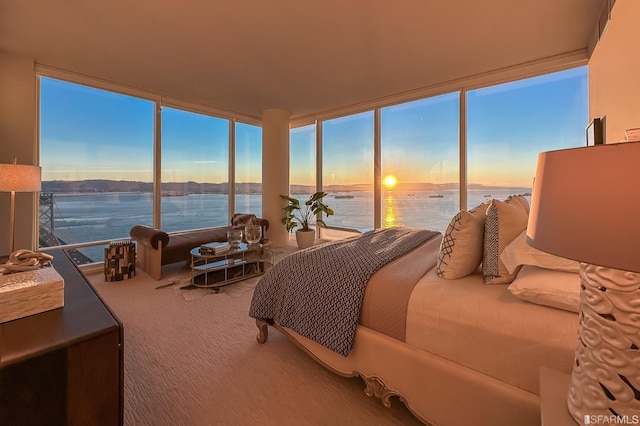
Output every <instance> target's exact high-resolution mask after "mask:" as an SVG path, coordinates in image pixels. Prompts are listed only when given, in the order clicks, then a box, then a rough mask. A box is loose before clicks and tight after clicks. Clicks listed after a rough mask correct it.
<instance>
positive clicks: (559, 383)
mask: <svg viewBox="0 0 640 426" xmlns="http://www.w3.org/2000/svg"><path fill="white" fill-rule="evenodd" d="M570 380H571V376H570V375H568V374H565V373H561V372H560V371H556V370H552V369H550V368H546V367H542V368H540V410H541V418H542V426H576V425H577V424H578V423H576V421H575V420H573V417H571V414H569V410H568V409H567V392H568V391H569V381H570Z"/></svg>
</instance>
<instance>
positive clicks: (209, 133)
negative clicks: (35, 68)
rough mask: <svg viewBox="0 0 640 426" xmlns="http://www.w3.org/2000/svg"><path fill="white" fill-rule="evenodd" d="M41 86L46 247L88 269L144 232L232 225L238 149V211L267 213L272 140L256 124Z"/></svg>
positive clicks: (86, 90) (45, 82)
mask: <svg viewBox="0 0 640 426" xmlns="http://www.w3.org/2000/svg"><path fill="white" fill-rule="evenodd" d="M39 81H40V84H39V92H40V104H39V116H40V123H39V129H40V135H39V145H40V165H41V166H42V178H43V183H42V192H41V197H40V217H39V224H40V231H39V235H40V243H39V245H40V247H51V246H59V245H71V246H75V248H74V250H72V251H71V254H72V256H74V257H75V259H76V261H77V262H78V263H91V262H101V261H102V260H103V256H104V250H103V245H104V243H105V242H107V241H112V240H117V239H125V238H129V231H130V229H131V227H133V226H134V225H137V224H144V225H154V224H156V223H160V227H161V228H162V229H163V230H164V231H167V232H174V231H185V230H190V229H196V228H206V227H213V226H220V225H226V224H227V223H228V221H229V213H230V212H229V206H230V205H231V199H230V198H229V197H230V193H232V192H231V191H230V190H229V189H230V188H229V175H230V169H231V166H230V158H232V157H233V156H232V155H231V151H230V150H229V147H230V146H235V148H236V150H235V152H234V154H235V157H236V159H237V163H238V164H237V165H236V168H235V176H234V177H235V179H236V181H237V182H240V184H239V186H240V188H239V190H238V195H237V197H236V198H234V199H233V201H234V202H235V203H236V204H237V206H238V208H241V209H244V211H249V212H251V213H256V214H260V213H261V210H262V209H261V199H260V193H261V183H262V182H261V180H262V179H261V175H262V151H261V143H262V141H261V139H262V134H261V128H260V127H259V126H256V125H255V123H254V124H246V123H241V122H235V121H234V120H232V119H231V118H221V117H217V116H214V115H213V114H208V113H205V112H202V108H200V106H196V109H195V110H197V111H200V112H198V113H196V112H192V111H190V110H189V106H188V105H185V107H184V108H183V107H182V106H181V107H179V108H178V107H174V105H173V104H172V105H171V106H166V105H165V106H163V107H162V108H160V105H161V103H160V102H161V100H160V97H159V96H155V97H154V96H153V94H148V93H146V92H145V93H142V96H147V95H149V97H148V99H153V100H148V99H141V98H140V97H137V94H138V93H141V92H135V93H134V94H133V95H129V91H128V89H127V88H117V89H116V90H119V89H122V91H123V92H125V93H127V95H124V94H120V93H115V92H112V91H109V90H103V89H98V88H93V87H89V86H85V85H82V84H77V83H72V82H67V81H62V80H59V79H56V78H51V77H48V76H40V77H39ZM108 86H109V87H115V85H108ZM180 104H182V103H180ZM249 121H252V120H251V119H249ZM232 123H235V126H236V127H235V129H233V130H235V131H234V132H232V129H231V127H230V126H231V124H232ZM156 129H158V130H159V132H156ZM234 137H236V138H238V140H237V141H236V140H235V139H234ZM154 156H155V157H154ZM154 165H157V166H158V167H157V168H156V167H155V166H154ZM154 182H159V183H160V184H159V185H157V184H154ZM158 188H159V189H158ZM244 188H247V190H245V189H244ZM154 196H157V197H159V198H157V199H155V198H154ZM154 200H156V201H154ZM157 200H160V201H157ZM158 206H159V208H158Z"/></svg>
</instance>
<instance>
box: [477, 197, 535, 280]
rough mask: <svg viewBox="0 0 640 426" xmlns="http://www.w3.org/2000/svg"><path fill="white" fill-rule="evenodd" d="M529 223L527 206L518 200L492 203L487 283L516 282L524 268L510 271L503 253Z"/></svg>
mask: <svg viewBox="0 0 640 426" xmlns="http://www.w3.org/2000/svg"><path fill="white" fill-rule="evenodd" d="M525 201H526V200H525ZM527 220H528V215H527V211H526V209H525V206H524V205H523V204H522V202H521V201H520V200H518V199H517V198H514V197H509V198H507V200H505V201H499V200H491V204H489V207H488V208H487V218H486V220H485V224H484V253H483V257H482V275H483V277H484V282H485V284H508V283H510V282H511V281H513V280H514V279H515V277H516V275H517V274H518V270H519V269H520V268H519V267H518V268H516V270H515V271H513V272H509V270H508V269H507V267H506V266H505V265H504V263H503V262H502V260H500V254H501V253H502V252H503V251H504V249H505V248H506V247H507V246H508V245H509V243H511V242H512V241H513V240H514V239H515V238H516V237H517V236H518V235H520V233H521V232H522V231H524V230H525V229H526V228H527Z"/></svg>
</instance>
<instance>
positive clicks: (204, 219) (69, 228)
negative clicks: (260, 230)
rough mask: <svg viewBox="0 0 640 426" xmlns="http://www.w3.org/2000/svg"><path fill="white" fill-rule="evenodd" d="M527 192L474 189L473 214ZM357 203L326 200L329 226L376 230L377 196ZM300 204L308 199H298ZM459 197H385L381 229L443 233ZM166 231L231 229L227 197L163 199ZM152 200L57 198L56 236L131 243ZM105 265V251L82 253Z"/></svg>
mask: <svg viewBox="0 0 640 426" xmlns="http://www.w3.org/2000/svg"><path fill="white" fill-rule="evenodd" d="M528 191H529V189H527V188H499V189H496V188H491V189H479V190H476V189H472V190H469V192H468V205H469V207H470V208H472V207H475V206H477V205H478V204H480V203H482V202H484V201H486V200H488V199H490V198H496V199H500V200H503V199H505V198H506V197H507V196H509V195H511V194H521V193H524V192H528ZM351 195H353V198H346V199H345V198H335V196H333V195H329V196H327V197H325V200H324V202H325V204H327V205H329V207H331V208H332V209H333V210H334V211H335V213H336V214H335V215H333V216H330V217H328V218H326V219H325V222H326V223H327V225H328V226H337V227H344V228H353V229H358V230H360V231H365V230H369V229H372V228H373V193H372V192H352V193H351ZM292 196H293V197H295V198H298V199H299V200H301V201H304V200H306V199H308V197H309V195H308V194H293V195H292ZM235 202H236V211H238V212H250V213H255V214H256V215H258V216H259V215H260V212H261V211H262V196H261V195H260V194H237V195H236V199H235ZM458 206H459V197H458V192H457V191H442V192H438V193H436V192H431V191H422V192H420V191H418V192H410V191H392V190H385V191H382V210H381V212H382V224H383V226H384V227H390V226H413V227H420V228H430V229H435V230H438V231H444V230H445V229H446V227H447V225H448V223H449V221H450V220H451V217H452V216H453V215H455V214H456V213H457V212H458V210H459V207H458ZM161 209H162V229H163V230H165V231H167V232H174V231H182V230H189V229H198V228H207V227H214V226H224V225H227V224H228V219H227V211H228V195H227V194H190V195H185V196H174V197H163V198H162V202H161ZM152 210H153V198H152V195H151V194H150V193H100V194H93V193H92V194H54V212H53V215H54V231H55V234H56V235H57V236H58V237H59V238H61V239H62V240H63V241H64V242H65V243H67V244H77V243H85V242H90V241H102V240H115V239H122V238H129V230H130V229H131V228H132V227H133V226H134V225H138V224H145V225H151V224H152ZM82 251H83V253H85V254H86V255H88V256H89V257H91V258H93V259H99V260H101V259H102V257H103V254H104V253H103V248H102V247H97V248H86V249H82Z"/></svg>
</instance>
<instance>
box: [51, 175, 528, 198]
mask: <svg viewBox="0 0 640 426" xmlns="http://www.w3.org/2000/svg"><path fill="white" fill-rule="evenodd" d="M458 187H459V185H458V184H457V183H441V184H435V183H428V182H408V183H404V182H400V183H398V184H397V185H396V186H395V187H394V190H397V191H444V190H457V189H458ZM372 188H373V185H370V184H355V185H328V186H326V187H325V188H324V191H325V192H327V193H330V194H331V193H337V192H357V191H371V190H372ZM482 188H485V189H487V190H490V189H492V188H500V187H496V186H485V185H479V184H469V189H482ZM522 189H524V188H522ZM152 191H153V184H152V183H151V182H139V181H130V180H107V179H88V180H73V181H68V180H50V181H43V182H42V190H41V192H53V193H66V194H69V193H71V194H73V193H98V192H149V193H150V192H152ZM290 191H291V194H311V193H313V192H314V191H315V187H313V186H310V185H291V188H290ZM162 192H163V193H164V194H166V195H188V194H228V193H229V183H228V182H222V183H198V182H193V181H189V182H166V183H163V184H162ZM235 192H236V193H240V194H247V193H248V194H260V193H261V192H262V184H261V183H255V182H240V183H236V184H235Z"/></svg>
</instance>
